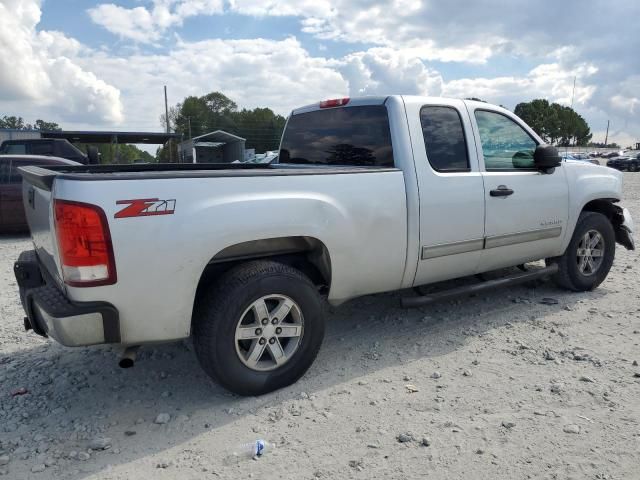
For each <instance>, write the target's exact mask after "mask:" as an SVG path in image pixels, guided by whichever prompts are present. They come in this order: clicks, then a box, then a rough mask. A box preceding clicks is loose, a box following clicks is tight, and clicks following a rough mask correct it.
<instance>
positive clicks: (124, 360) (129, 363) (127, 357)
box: [118, 345, 140, 368]
mask: <svg viewBox="0 0 640 480" xmlns="http://www.w3.org/2000/svg"><path fill="white" fill-rule="evenodd" d="M139 348H140V345H135V346H133V347H127V348H125V349H124V352H122V355H121V356H120V361H119V362H118V365H119V366H120V368H131V367H133V365H134V364H135V363H136V357H137V356H138V349H139Z"/></svg>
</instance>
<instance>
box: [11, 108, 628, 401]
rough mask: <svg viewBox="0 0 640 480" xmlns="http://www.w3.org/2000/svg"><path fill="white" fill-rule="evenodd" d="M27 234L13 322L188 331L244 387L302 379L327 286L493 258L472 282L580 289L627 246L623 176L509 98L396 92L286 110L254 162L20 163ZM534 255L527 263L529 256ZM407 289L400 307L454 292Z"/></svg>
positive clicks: (87, 333)
mask: <svg viewBox="0 0 640 480" xmlns="http://www.w3.org/2000/svg"><path fill="white" fill-rule="evenodd" d="M22 175H23V177H24V182H23V197H24V204H25V210H26V212H27V217H28V222H29V226H30V230H31V236H32V238H33V244H34V250H32V251H29V252H24V253H23V254H22V255H21V256H20V258H19V259H18V261H17V262H16V264H15V273H16V277H17V279H18V283H19V286H20V292H21V297H22V300H23V304H24V307H25V310H26V312H27V318H26V319H25V326H26V328H28V329H29V328H32V329H33V330H34V331H35V332H37V333H39V334H41V335H48V336H50V337H52V338H54V339H56V340H58V341H59V342H60V343H62V344H64V345H68V346H78V345H91V344H101V343H112V344H121V345H123V346H125V347H128V348H127V350H126V354H125V359H124V360H125V361H126V362H124V361H123V363H128V364H131V362H132V361H133V358H134V351H135V348H136V347H138V346H140V345H142V344H145V343H150V342H167V341H173V340H178V339H183V338H187V337H189V336H193V337H194V345H195V351H196V354H197V357H198V359H199V361H200V363H201V365H202V367H203V368H204V369H205V370H206V372H207V373H208V374H209V375H210V376H211V377H213V378H214V379H216V380H217V381H218V382H219V383H220V384H222V385H224V386H225V387H226V388H228V389H230V390H232V391H234V392H237V393H239V394H245V395H256V394H261V393H265V392H268V391H271V390H274V389H277V388H280V387H283V386H285V385H288V384H290V383H292V382H294V381H295V380H296V379H298V378H299V377H300V376H301V375H303V374H304V372H305V371H306V370H307V369H308V367H309V366H310V365H311V363H312V362H313V360H314V358H315V357H316V354H317V353H318V350H319V348H320V345H321V342H322V338H323V333H324V319H323V303H324V302H325V301H328V302H329V303H331V304H333V305H338V304H340V303H342V302H345V301H347V300H349V299H352V298H354V297H358V296H361V295H367V294H371V293H375V292H384V291H392V290H399V289H409V288H410V287H414V286H420V285H425V284H429V283H434V282H438V281H442V280H447V279H452V278H457V277H463V276H470V275H474V274H478V273H482V272H487V271H491V270H496V269H501V268H503V267H511V266H521V267H522V268H523V270H526V271H523V272H517V273H513V274H509V275H508V276H506V277H505V278H500V279H498V280H492V281H488V282H484V283H480V284H477V285H473V286H472V287H469V289H472V290H474V291H478V290H481V289H484V288H489V287H495V286H501V285H506V284H510V283H515V282H522V281H525V280H531V279H533V278H539V277H542V276H551V277H552V278H553V279H554V280H555V281H556V282H557V283H558V284H559V285H560V286H562V287H564V288H568V289H570V290H575V291H582V290H590V289H593V288H595V287H597V286H598V285H599V284H600V283H601V282H602V281H603V280H604V279H605V277H606V276H607V274H608V272H609V269H610V267H611V265H612V262H613V259H614V253H615V244H616V243H620V244H622V245H624V246H625V247H626V248H628V249H633V248H634V244H633V238H632V231H633V223H632V221H631V217H630V216H629V213H628V212H627V210H626V209H624V208H622V207H620V206H619V205H618V203H619V201H620V200H621V196H622V174H621V173H620V172H617V171H615V170H612V169H609V168H606V167H600V166H596V165H592V164H589V163H584V162H570V161H567V162H561V160H560V158H559V156H558V153H557V151H556V149H555V148H554V147H551V146H548V145H544V144H543V142H542V140H541V139H540V138H539V137H538V136H537V135H536V134H535V133H534V132H533V131H532V130H531V129H530V128H529V127H528V126H527V125H525V124H524V123H523V122H522V120H520V119H519V118H518V117H516V116H515V115H514V114H513V113H511V112H509V111H507V110H504V109H502V108H500V107H496V106H492V105H488V104H486V103H480V102H474V101H463V100H450V99H444V98H422V97H408V96H389V97H367V98H360V99H337V100H330V101H325V102H320V103H316V104H314V105H309V106H306V107H303V108H300V109H297V110H294V111H293V112H292V113H291V115H290V117H289V120H288V122H287V125H286V128H285V131H284V134H283V137H282V141H281V148H280V152H279V159H278V161H277V162H273V163H271V164H268V165H261V164H241V163H240V164H238V163H232V164H224V165H220V164H208V165H207V164H166V165H88V166H72V167H67V166H64V167H51V168H49V167H47V168H41V167H28V168H23V169H22ZM540 259H546V266H545V267H540V268H537V269H529V270H527V269H526V268H525V267H524V264H525V263H526V262H530V261H535V260H540ZM468 291H469V290H465V289H462V290H460V289H458V290H455V291H444V292H440V294H438V295H431V296H427V297H424V296H423V297H421V296H415V295H414V296H411V295H412V294H411V291H409V293H408V296H407V297H406V298H404V299H403V302H404V304H405V306H415V305H426V304H428V303H430V302H432V301H434V300H438V299H442V298H451V297H452V296H453V295H458V294H461V293H465V292H467V293H468Z"/></svg>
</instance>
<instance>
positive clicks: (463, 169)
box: [404, 97, 485, 285]
mask: <svg viewBox="0 0 640 480" xmlns="http://www.w3.org/2000/svg"><path fill="white" fill-rule="evenodd" d="M404 99H405V108H406V112H407V120H408V124H409V130H410V134H411V144H412V149H413V156H414V162H415V168H416V176H417V182H418V191H419V207H420V209H419V219H420V228H419V230H420V252H419V257H418V258H419V260H418V267H417V269H416V275H415V280H414V285H421V284H426V283H430V282H435V281H439V280H444V279H449V278H455V277H460V276H464V275H469V274H472V273H475V271H476V268H477V267H478V263H479V261H480V258H481V255H482V248H483V242H484V239H483V237H484V208H485V207H484V187H483V183H482V175H481V173H480V171H479V166H478V158H477V153H476V149H475V145H474V142H473V131H472V126H471V122H470V120H469V116H468V114H467V111H466V108H465V105H464V102H463V101H461V100H448V99H437V100H436V101H435V102H431V101H429V102H428V103H425V101H424V99H420V98H418V97H404ZM434 100H435V99H434Z"/></svg>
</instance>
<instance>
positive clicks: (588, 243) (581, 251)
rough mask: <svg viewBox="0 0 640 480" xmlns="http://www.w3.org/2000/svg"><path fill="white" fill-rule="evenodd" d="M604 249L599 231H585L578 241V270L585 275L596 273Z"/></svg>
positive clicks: (602, 257) (600, 263)
mask: <svg viewBox="0 0 640 480" xmlns="http://www.w3.org/2000/svg"><path fill="white" fill-rule="evenodd" d="M604 249H605V244H604V238H602V235H601V234H600V232H598V231H596V230H589V231H588V232H587V233H585V234H584V236H583V237H582V238H581V239H580V243H578V251H577V262H578V271H579V272H580V273H581V274H582V275H585V276H587V277H588V276H590V275H593V274H594V273H596V272H597V271H598V269H599V268H600V265H602V261H603V259H604Z"/></svg>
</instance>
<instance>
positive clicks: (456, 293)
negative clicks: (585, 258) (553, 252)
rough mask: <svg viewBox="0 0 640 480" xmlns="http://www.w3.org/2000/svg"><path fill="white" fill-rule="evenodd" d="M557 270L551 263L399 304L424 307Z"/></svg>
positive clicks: (528, 280)
mask: <svg viewBox="0 0 640 480" xmlns="http://www.w3.org/2000/svg"><path fill="white" fill-rule="evenodd" d="M557 271H558V265H556V264H553V265H549V266H548V267H544V268H539V269H536V270H531V271H526V272H522V273H515V274H513V275H509V276H508V277H503V278H497V279H495V280H486V281H484V282H481V283H476V284H474V285H467V286H464V287H457V288H452V289H450V290H443V291H442V292H436V293H433V294H430V295H422V296H420V297H405V298H403V299H402V300H401V304H402V306H403V307H404V308H411V307H424V306H425V305H430V304H432V303H435V302H441V301H444V300H451V299H454V298H457V297H461V296H463V295H470V294H472V293H480V292H484V291H485V290H491V289H493V288H496V287H507V286H511V285H517V284H519V283H525V282H530V281H531V280H537V279H539V278H544V277H548V276H550V275H553V274H554V273H556V272H557Z"/></svg>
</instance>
